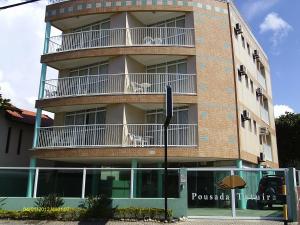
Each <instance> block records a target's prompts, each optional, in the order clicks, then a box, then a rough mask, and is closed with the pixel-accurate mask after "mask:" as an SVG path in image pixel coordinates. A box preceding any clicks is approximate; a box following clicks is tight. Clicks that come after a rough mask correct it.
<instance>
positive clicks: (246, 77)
mask: <svg viewBox="0 0 300 225" xmlns="http://www.w3.org/2000/svg"><path fill="white" fill-rule="evenodd" d="M245 82H246V88H249V80H248V76H246V75H245Z"/></svg>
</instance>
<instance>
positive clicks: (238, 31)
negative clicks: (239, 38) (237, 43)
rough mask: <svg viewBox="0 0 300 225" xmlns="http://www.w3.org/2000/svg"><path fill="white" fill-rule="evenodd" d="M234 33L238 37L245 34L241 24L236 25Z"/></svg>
mask: <svg viewBox="0 0 300 225" xmlns="http://www.w3.org/2000/svg"><path fill="white" fill-rule="evenodd" d="M234 32H235V34H236V35H239V34H242V33H243V30H242V26H241V24H239V23H237V24H235V28H234Z"/></svg>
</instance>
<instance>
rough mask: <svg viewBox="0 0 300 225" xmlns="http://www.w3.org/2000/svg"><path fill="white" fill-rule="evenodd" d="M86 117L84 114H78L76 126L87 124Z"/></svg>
mask: <svg viewBox="0 0 300 225" xmlns="http://www.w3.org/2000/svg"><path fill="white" fill-rule="evenodd" d="M84 119H85V115H84V114H77V115H76V116H75V125H84V124H85V121H84Z"/></svg>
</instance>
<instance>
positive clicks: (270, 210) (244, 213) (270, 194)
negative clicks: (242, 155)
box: [235, 171, 286, 219]
mask: <svg viewBox="0 0 300 225" xmlns="http://www.w3.org/2000/svg"><path fill="white" fill-rule="evenodd" d="M235 175H237V176H240V177H241V178H242V179H243V180H244V181H245V182H246V184H247V185H246V186H245V188H243V189H240V190H236V215H237V216H240V217H273V218H275V217H277V218H279V219H282V218H283V205H284V204H285V202H286V199H285V196H284V195H283V192H282V185H284V182H285V177H284V172H283V171H235Z"/></svg>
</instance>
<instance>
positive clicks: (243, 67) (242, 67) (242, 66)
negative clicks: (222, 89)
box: [239, 65, 247, 76]
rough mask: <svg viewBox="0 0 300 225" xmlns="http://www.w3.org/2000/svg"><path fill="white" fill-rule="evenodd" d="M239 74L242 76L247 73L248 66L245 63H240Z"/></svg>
mask: <svg viewBox="0 0 300 225" xmlns="http://www.w3.org/2000/svg"><path fill="white" fill-rule="evenodd" d="M239 74H240V75H241V76H243V75H247V69H246V67H245V66H244V65H240V69H239Z"/></svg>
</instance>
